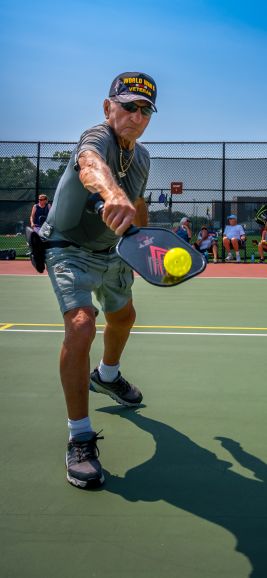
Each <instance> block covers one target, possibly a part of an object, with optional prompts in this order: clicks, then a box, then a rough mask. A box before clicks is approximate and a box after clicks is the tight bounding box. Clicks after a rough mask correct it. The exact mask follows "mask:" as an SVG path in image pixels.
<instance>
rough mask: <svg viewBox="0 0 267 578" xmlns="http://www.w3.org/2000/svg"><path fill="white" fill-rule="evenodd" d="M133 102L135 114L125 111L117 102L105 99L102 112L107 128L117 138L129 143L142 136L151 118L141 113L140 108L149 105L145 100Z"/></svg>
mask: <svg viewBox="0 0 267 578" xmlns="http://www.w3.org/2000/svg"><path fill="white" fill-rule="evenodd" d="M133 102H134V104H136V105H137V106H138V108H137V110H136V111H135V112H129V111H127V110H125V109H124V108H123V107H122V106H121V104H120V103H119V102H115V101H113V100H108V99H106V100H105V102H104V112H105V116H106V118H107V120H108V124H109V126H111V128H113V130H114V132H115V133H116V135H117V137H119V138H122V139H124V140H126V141H129V142H133V141H136V140H137V139H138V138H139V137H140V136H141V135H142V134H143V132H144V130H145V128H146V127H147V125H148V123H149V121H150V118H151V117H150V116H145V115H143V114H142V112H141V108H142V107H147V106H148V105H149V103H148V102H147V101H146V100H142V99H140V100H135V101H133Z"/></svg>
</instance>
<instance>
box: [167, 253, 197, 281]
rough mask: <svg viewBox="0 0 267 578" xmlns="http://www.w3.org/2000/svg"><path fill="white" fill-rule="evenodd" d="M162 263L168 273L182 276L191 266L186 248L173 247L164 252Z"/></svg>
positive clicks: (190, 259)
mask: <svg viewBox="0 0 267 578" xmlns="http://www.w3.org/2000/svg"><path fill="white" fill-rule="evenodd" d="M163 264H164V267H165V269H166V271H167V273H169V275H172V276H173V277H183V276H184V275H186V274H187V273H188V272H189V271H190V269H191V267H192V258H191V255H190V253H188V251H187V250H186V249H182V248H181V247H174V249H170V250H169V251H167V253H166V254H165V256H164V259H163Z"/></svg>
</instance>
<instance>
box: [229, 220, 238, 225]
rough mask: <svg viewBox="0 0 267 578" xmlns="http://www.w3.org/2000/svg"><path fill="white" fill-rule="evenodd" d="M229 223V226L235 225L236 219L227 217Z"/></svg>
mask: <svg viewBox="0 0 267 578" xmlns="http://www.w3.org/2000/svg"><path fill="white" fill-rule="evenodd" d="M229 223H230V225H231V227H234V225H236V223H237V220H236V219H229Z"/></svg>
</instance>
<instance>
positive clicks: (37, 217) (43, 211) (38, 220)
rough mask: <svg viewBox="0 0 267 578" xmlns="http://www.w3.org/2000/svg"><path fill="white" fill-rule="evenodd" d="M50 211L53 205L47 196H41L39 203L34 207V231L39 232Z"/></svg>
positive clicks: (31, 218) (32, 225) (32, 213)
mask: <svg viewBox="0 0 267 578" xmlns="http://www.w3.org/2000/svg"><path fill="white" fill-rule="evenodd" d="M50 209H51V205H50V204H49V203H48V198H47V196H46V195H39V199H38V203H36V205H33V208H32V211H31V216H30V223H31V227H32V229H33V230H34V231H36V232H38V231H39V229H40V228H41V226H42V224H43V223H44V222H45V220H46V217H47V215H48V213H49V211H50Z"/></svg>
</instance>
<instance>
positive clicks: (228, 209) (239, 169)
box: [0, 141, 267, 257]
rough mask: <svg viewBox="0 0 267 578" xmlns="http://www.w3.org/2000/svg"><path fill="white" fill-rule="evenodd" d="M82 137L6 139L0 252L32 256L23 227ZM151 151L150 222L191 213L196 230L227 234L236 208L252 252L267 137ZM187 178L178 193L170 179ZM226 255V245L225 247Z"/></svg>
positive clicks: (265, 185)
mask: <svg viewBox="0 0 267 578" xmlns="http://www.w3.org/2000/svg"><path fill="white" fill-rule="evenodd" d="M75 144H76V143H75V142H59V143H55V142H3V141H2V142H0V250H1V249H9V248H12V249H15V250H16V253H17V256H19V257H25V256H26V255H27V251H28V248H27V245H26V242H25V237H24V231H25V227H26V225H28V224H29V217H30V213H31V210H32V206H33V204H35V203H36V202H37V201H38V196H39V194H40V193H45V194H46V195H47V196H48V198H49V201H50V202H53V197H54V193H55V190H56V187H57V184H58V181H59V179H60V177H61V175H62V173H63V172H64V170H65V167H66V165H67V163H68V160H69V157H70V155H71V152H72V150H73V148H74V147H75ZM144 144H145V146H146V147H147V149H148V150H149V153H150V157H151V169H150V175H149V180H148V184H147V190H146V201H147V204H148V208H149V216H150V223H151V224H152V223H153V224H156V225H158V226H164V227H167V228H175V227H176V226H177V225H178V223H179V221H180V219H181V218H182V217H183V216H185V215H186V216H188V217H190V219H191V221H192V228H193V234H194V236H196V235H197V233H198V232H199V230H200V227H201V226H202V225H203V224H207V225H208V226H209V228H211V229H212V230H214V231H216V232H217V233H219V235H220V234H221V233H222V231H223V229H224V226H225V224H226V218H227V215H228V214H230V213H234V214H236V215H237V218H238V222H239V223H242V224H243V226H244V227H245V230H246V234H247V238H248V241H247V255H248V257H249V256H250V254H251V252H252V251H253V252H254V250H255V248H253V245H252V242H250V241H252V238H253V239H259V238H260V227H259V225H257V223H256V222H255V214H256V212H257V210H258V209H259V208H260V206H261V205H263V204H265V203H267V143H262V142H261V143H259V142H258V143H257V142H253V143H245V142H242V143H238V142H236V143H235V142H232V143H223V142H213V143H212V142H211V143H209V142H203V143H201V142H200V143H194V142H183V143H179V142H177V143H174V142H171V143H168V142H166V143H164V142H160V143H152V142H149V143H144ZM173 182H182V183H183V185H182V193H181V194H172V191H171V183H173ZM219 250H220V251H221V254H222V257H223V256H224V255H223V250H222V247H219Z"/></svg>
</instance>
